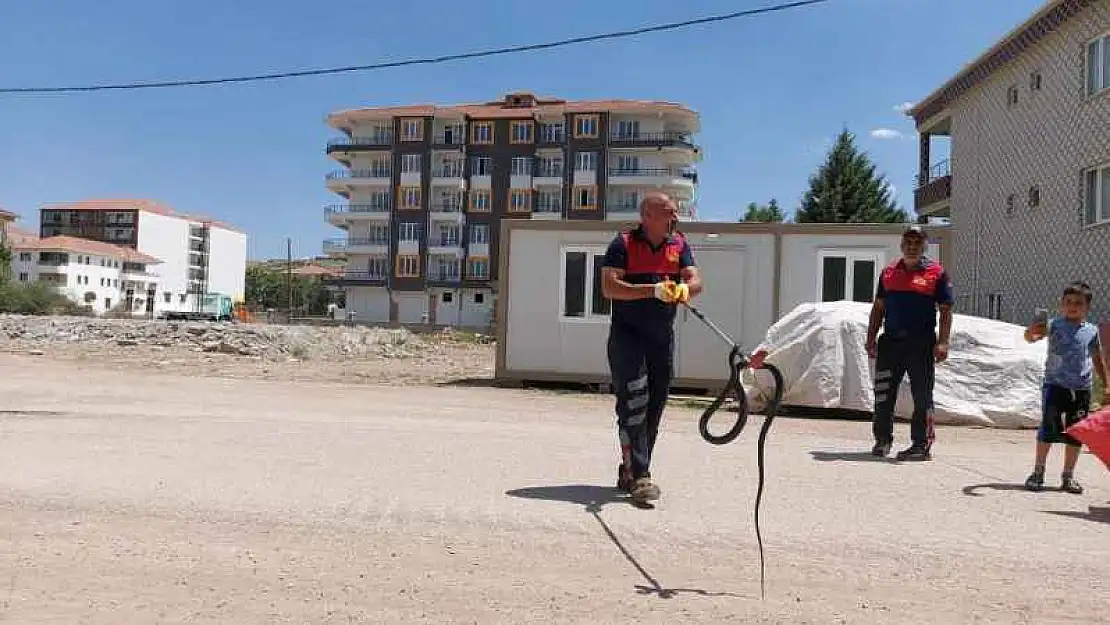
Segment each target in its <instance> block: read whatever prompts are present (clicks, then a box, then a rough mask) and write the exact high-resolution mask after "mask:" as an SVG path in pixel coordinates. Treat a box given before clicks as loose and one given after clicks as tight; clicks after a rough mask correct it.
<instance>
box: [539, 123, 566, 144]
mask: <svg viewBox="0 0 1110 625" xmlns="http://www.w3.org/2000/svg"><path fill="white" fill-rule="evenodd" d="M540 140H541V141H543V142H544V143H562V142H563V123H562V122H548V123H546V124H540Z"/></svg>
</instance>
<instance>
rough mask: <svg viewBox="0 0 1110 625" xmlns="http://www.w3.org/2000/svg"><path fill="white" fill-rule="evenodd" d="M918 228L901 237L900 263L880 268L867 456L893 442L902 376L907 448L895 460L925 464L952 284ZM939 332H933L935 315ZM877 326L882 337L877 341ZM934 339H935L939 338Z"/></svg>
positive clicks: (872, 327)
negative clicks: (907, 404) (909, 403)
mask: <svg viewBox="0 0 1110 625" xmlns="http://www.w3.org/2000/svg"><path fill="white" fill-rule="evenodd" d="M927 242H928V239H927V238H926V236H925V231H924V230H922V228H921V226H917V225H914V226H908V227H907V228H906V230H905V231H904V232H903V234H902V258H899V259H898V260H896V261H894V262H893V263H891V264H890V265H888V266H887V267H886V268H884V269H883V273H882V275H881V276H880V277H879V285H878V288H877V290H876V293H875V302H874V304H873V305H872V307H871V320H870V323H869V324H868V327H867V353H868V355H869V356H871V357H872V358H874V359H875V412H874V416H873V418H872V431H873V435H874V437H875V446H874V447H873V448H872V450H871V453H872V454H873V455H875V456H879V457H885V456H886V455H887V454H889V453H890V448H891V445H892V444H893V441H894V405H895V402H896V401H897V399H898V387H899V386H900V385H901V384H902V377H903V376H904V375H906V374H908V375H909V378H910V391H911V392H912V394H913V417H912V419H911V421H910V437H911V439H912V442H911V444H910V446H909V448H907V449H905V450H903V451H900V452H898V455H897V459H898V460H929V459H931V458H932V455H931V449H932V446H933V440H934V438H935V437H936V435H935V433H934V430H933V375H934V364H935V363H938V362H943V361H944V360H945V359H947V358H948V338H949V335H950V334H951V332H952V305H953V303H954V302H953V296H952V281H951V279H950V278H949V277H948V272H947V271H945V269H944V267H942V266H941V264H940V263H939V262H937V261H936V260H934V259H931V258H929V257H927V256H925V246H926V244H927ZM938 310H939V311H940V330H939V332H938V330H937V311H938ZM880 326H881V327H882V330H883V334H882V336H878V338H876V336H877V335H878V333H879V328H880ZM938 335H939V336H938Z"/></svg>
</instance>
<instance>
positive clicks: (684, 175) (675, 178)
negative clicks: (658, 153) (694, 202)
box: [609, 167, 698, 193]
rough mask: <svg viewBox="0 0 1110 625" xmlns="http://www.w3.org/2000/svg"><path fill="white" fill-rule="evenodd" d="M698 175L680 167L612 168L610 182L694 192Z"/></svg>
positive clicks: (611, 183)
mask: <svg viewBox="0 0 1110 625" xmlns="http://www.w3.org/2000/svg"><path fill="white" fill-rule="evenodd" d="M697 180H698V175H697V174H696V173H694V172H690V171H684V170H683V169H682V168H680V167H659V168H650V169H642V168H641V169H616V168H614V169H610V170H609V184H610V185H625V186H645V187H672V188H678V189H688V190H689V191H690V192H691V193H692V192H693V189H694V186H695V185H697Z"/></svg>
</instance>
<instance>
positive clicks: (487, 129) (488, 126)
mask: <svg viewBox="0 0 1110 625" xmlns="http://www.w3.org/2000/svg"><path fill="white" fill-rule="evenodd" d="M470 142H471V143H474V144H477V145H489V144H491V143H493V122H474V124H473V125H472V126H471V127H470Z"/></svg>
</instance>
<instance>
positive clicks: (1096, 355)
mask: <svg viewBox="0 0 1110 625" xmlns="http://www.w3.org/2000/svg"><path fill="white" fill-rule="evenodd" d="M1091 299H1092V296H1091V287H1090V286H1088V285H1087V284H1085V283H1083V282H1073V283H1071V284H1069V285H1068V286H1067V288H1065V289H1064V294H1063V297H1061V299H1060V314H1059V315H1058V316H1056V317H1054V318H1052V319H1049V318H1048V311H1047V310H1038V311H1037V314H1036V316H1035V317H1034V319H1033V323H1031V324H1029V327H1028V328H1026V329H1025V340H1026V341H1027V342H1029V343H1033V342H1036V341H1039V340H1041V339H1042V338H1045V337H1047V338H1048V358H1047V359H1046V361H1045V373H1044V390H1043V393H1042V404H1043V407H1042V414H1041V427H1040V429H1039V430H1037V454H1036V461H1035V463H1034V465H1033V473H1032V474H1030V476H1029V477H1028V478H1027V479H1026V480H1025V487H1026V488H1027V489H1029V490H1033V491H1040V490H1043V489H1044V472H1045V463H1046V462H1047V460H1048V452H1049V450H1050V449H1051V448H1052V444H1053V443H1063V444H1064V446H1065V447H1064V470H1063V472H1062V473H1061V475H1060V488H1061V489H1062V490H1064V491H1065V492H1069V493H1073V494H1077V495H1078V494H1080V493H1082V492H1083V487H1082V486H1080V485H1079V482H1078V481H1076V479H1075V465H1076V463H1077V462H1078V461H1079V452H1080V450H1081V449H1082V444H1081V443H1079V441H1076V440H1075V439H1074V438H1072V437H1070V436H1068V435H1067V434H1066V433H1065V430H1067V428H1068V427H1070V426H1072V425H1074V424H1076V423H1078V422H1079V421H1081V420H1083V419H1084V418H1085V417H1086V416H1087V413H1088V412H1089V411H1090V408H1091V382H1092V378H1093V375H1097V376H1098V378H1099V380H1100V381H1101V382H1102V388H1103V391H1102V403H1103V405H1106V404H1107V402H1108V401H1110V388H1107V386H1106V368H1105V366H1104V363H1103V360H1102V344H1101V342H1100V341H1099V331H1098V326H1096V325H1094V324H1092V323H1089V322H1088V321H1087V314H1088V313H1089V312H1090V310H1091ZM1092 374H1093V375H1092Z"/></svg>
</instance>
